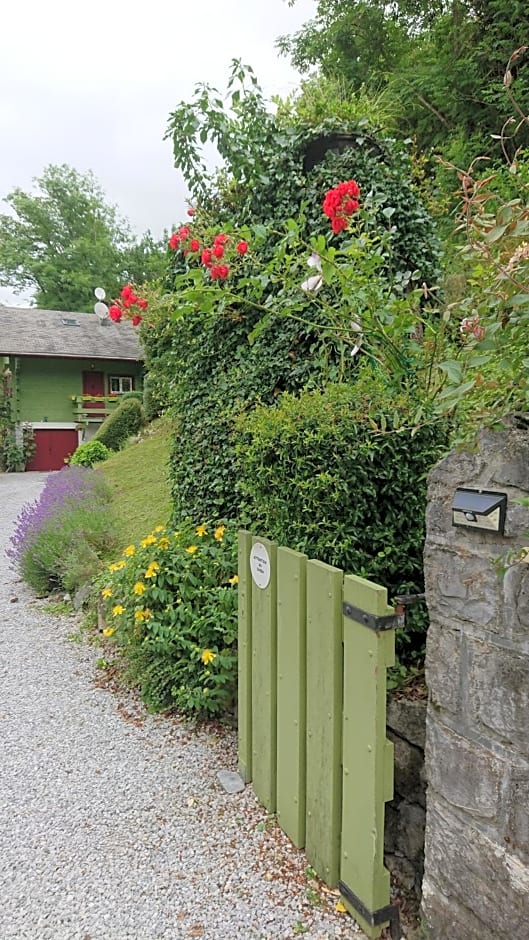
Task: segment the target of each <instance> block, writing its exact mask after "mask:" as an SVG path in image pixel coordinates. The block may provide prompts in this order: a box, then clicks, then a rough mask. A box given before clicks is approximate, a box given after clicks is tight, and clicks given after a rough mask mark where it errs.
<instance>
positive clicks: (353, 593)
mask: <svg viewBox="0 0 529 940" xmlns="http://www.w3.org/2000/svg"><path fill="white" fill-rule="evenodd" d="M347 605H349V607H350V608H351V607H352V608H355V610H360V611H365V612H366V614H368V615H372V617H374V618H378V617H388V616H391V615H392V614H393V613H394V611H393V609H392V608H391V607H388V603H387V592H386V589H385V588H382V587H379V586H378V585H376V584H373V583H372V582H371V581H366V580H365V579H364V578H358V577H355V576H353V575H348V576H347V577H346V578H345V581H344V610H345V609H346V608H347ZM357 617H358V619H356V617H355V616H353V617H351V616H344V621H343V630H344V709H343V752H342V753H343V808H342V846H341V865H340V892H341V895H342V901H343V902H344V904H345V905H346V907H347V908H348V910H349V912H350V914H351V915H352V916H353V917H354V919H355V920H356V921H357V922H358V924H359V925H360V927H361V928H362V930H363V931H364V933H365V934H366V935H367V936H368V937H370V938H376V937H380V934H381V932H382V929H383V927H384V926H386V925H387V924H388V923H389V922H390V920H391V917H392V913H393V911H392V909H391V908H390V906H389V902H390V890H389V889H390V885H389V872H388V871H387V869H386V868H384V804H385V802H386V801H387V800H390V799H391V798H392V796H393V745H392V744H391V743H390V742H389V741H388V740H387V739H386V669H387V667H388V666H391V665H392V664H393V662H394V648H395V633H394V630H393V629H389V630H385V629H379V630H376V629H372V628H371V627H370V626H368V625H366V623H365V622H364V623H362V622H361V620H362V617H361V615H359V614H357ZM369 620H370V622H371V624H372V625H373V620H372V618H369ZM379 623H380V625H381V626H385V624H384V622H383V621H382V622H379Z"/></svg>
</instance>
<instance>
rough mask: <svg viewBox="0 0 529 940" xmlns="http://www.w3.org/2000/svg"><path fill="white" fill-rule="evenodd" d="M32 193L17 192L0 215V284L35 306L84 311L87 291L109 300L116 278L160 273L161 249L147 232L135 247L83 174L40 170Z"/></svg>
mask: <svg viewBox="0 0 529 940" xmlns="http://www.w3.org/2000/svg"><path fill="white" fill-rule="evenodd" d="M34 183H35V185H36V192H35V193H27V192H24V191H23V190H21V189H19V188H17V189H15V190H13V192H11V193H9V194H8V196H7V197H6V198H5V202H6V203H7V204H8V205H9V207H10V209H11V213H10V214H9V215H7V214H5V215H0V285H3V286H7V287H10V288H11V289H12V290H15V291H31V292H33V293H34V295H35V302H36V304H37V306H39V307H41V308H44V309H50V310H67V311H71V310H87V311H91V310H92V309H93V305H94V288H95V287H97V286H102V287H104V288H105V290H106V291H107V294H108V295H109V296H116V295H117V294H118V292H119V290H120V287H121V286H122V284H123V281H124V280H126V279H127V280H130V279H133V280H134V281H135V282H136V283H138V284H141V283H142V282H143V281H144V280H146V279H148V278H152V277H153V276H155V277H158V276H161V273H162V270H163V265H164V261H165V254H166V252H165V245H164V246H162V245H161V244H160V243H156V242H155V241H154V240H153V238H152V236H151V235H150V233H146V234H145V235H144V236H142V238H141V239H140V241H139V242H138V243H136V242H135V240H134V238H133V236H132V234H131V232H130V229H129V226H128V223H126V222H125V221H124V220H122V219H121V218H119V216H118V214H117V211H116V209H115V207H114V206H110V205H108V204H107V203H106V201H105V196H104V193H103V191H102V190H101V188H100V186H99V185H98V183H97V181H96V179H95V177H94V176H93V174H92V173H91V172H88V173H85V174H82V173H78V172H77V171H76V170H74V169H72V168H71V167H68V166H66V165H62V166H48V167H46V169H45V170H44V171H43V173H42V176H41V177H38V178H37V179H35V180H34Z"/></svg>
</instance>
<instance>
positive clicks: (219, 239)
mask: <svg viewBox="0 0 529 940" xmlns="http://www.w3.org/2000/svg"><path fill="white" fill-rule="evenodd" d="M227 242H229V238H228V236H227V235H223V234H222V233H221V234H219V235H215V238H214V239H213V244H214V245H225V244H226V243H227Z"/></svg>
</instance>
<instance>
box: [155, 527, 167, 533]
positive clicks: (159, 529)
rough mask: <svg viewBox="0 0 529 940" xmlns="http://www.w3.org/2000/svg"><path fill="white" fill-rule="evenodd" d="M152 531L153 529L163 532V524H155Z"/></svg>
mask: <svg viewBox="0 0 529 940" xmlns="http://www.w3.org/2000/svg"><path fill="white" fill-rule="evenodd" d="M154 531H155V532H165V526H163V525H157V526H156V528H155V530H154Z"/></svg>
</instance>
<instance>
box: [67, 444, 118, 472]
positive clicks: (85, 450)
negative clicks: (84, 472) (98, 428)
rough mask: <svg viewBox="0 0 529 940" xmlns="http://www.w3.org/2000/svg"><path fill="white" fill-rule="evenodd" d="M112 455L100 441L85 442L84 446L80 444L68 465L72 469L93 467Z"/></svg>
mask: <svg viewBox="0 0 529 940" xmlns="http://www.w3.org/2000/svg"><path fill="white" fill-rule="evenodd" d="M112 453H113V452H112V451H111V450H110V449H109V448H108V447H106V446H105V444H103V443H102V442H101V441H87V442H86V443H85V444H80V445H79V447H78V448H77V450H76V451H75V453H74V454H72V456H71V457H70V464H71V465H73V466H74V467H93V466H94V464H96V463H99V462H100V461H101V460H108V458H109V457H111V456H112Z"/></svg>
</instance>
